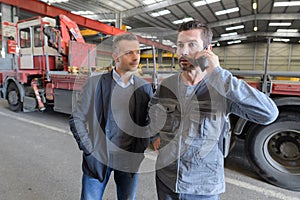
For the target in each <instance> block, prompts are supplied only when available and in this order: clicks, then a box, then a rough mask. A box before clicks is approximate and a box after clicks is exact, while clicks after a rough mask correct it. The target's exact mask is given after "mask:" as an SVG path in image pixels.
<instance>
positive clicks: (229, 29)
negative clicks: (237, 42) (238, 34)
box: [225, 25, 245, 31]
mask: <svg viewBox="0 0 300 200" xmlns="http://www.w3.org/2000/svg"><path fill="white" fill-rule="evenodd" d="M244 27H245V26H244V25H238V26H232V27H226V28H225V29H226V31H232V30H237V29H243V28H244Z"/></svg>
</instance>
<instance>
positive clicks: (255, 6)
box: [252, 2, 257, 10]
mask: <svg viewBox="0 0 300 200" xmlns="http://www.w3.org/2000/svg"><path fill="white" fill-rule="evenodd" d="M252 8H253V10H256V9H257V3H256V2H254V3H253V4H252Z"/></svg>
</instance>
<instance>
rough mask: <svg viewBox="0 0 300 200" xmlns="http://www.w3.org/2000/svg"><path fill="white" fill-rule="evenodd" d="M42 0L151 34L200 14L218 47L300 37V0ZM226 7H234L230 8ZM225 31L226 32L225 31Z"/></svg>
mask: <svg viewBox="0 0 300 200" xmlns="http://www.w3.org/2000/svg"><path fill="white" fill-rule="evenodd" d="M23 1H24V0H23ZM42 1H43V2H45V3H48V4H51V6H55V7H58V8H60V9H64V10H67V11H70V12H73V13H75V14H79V15H82V16H85V17H87V18H90V19H94V20H100V21H102V22H111V23H112V21H115V22H113V23H116V25H118V24H125V25H127V26H130V27H131V28H132V29H130V30H141V29H143V30H147V31H148V32H151V33H152V34H153V35H154V34H158V35H159V34H162V32H165V33H167V34H168V33H171V32H172V31H173V32H175V33H176V30H177V28H178V27H179V25H180V21H179V20H188V19H191V18H192V19H198V20H200V21H203V22H205V23H207V24H208V25H209V26H210V27H211V28H212V30H213V33H214V38H213V40H214V42H215V44H218V45H221V46H222V45H229V44H231V43H235V42H236V43H237V42H241V43H247V42H266V41H267V39H266V38H268V37H271V38H276V39H277V40H279V41H281V42H289V43H298V44H299V40H300V33H299V27H300V1H289V0H193V1H186V0H122V1H120V0H68V1H66V0H58V1H60V2H59V3H58V2H56V3H55V2H51V1H50V0H42ZM280 3H281V4H280ZM253 4H254V5H253ZM289 4H290V5H289ZM255 5H256V8H255ZM293 5H294V6H293ZM224 10H226V11H227V12H228V13H227V14H226V11H225V14H224V13H221V12H222V11H224ZM230 11H232V12H231V13H229V12H230ZM230 29H231V30H230ZM287 29H289V30H287ZM166 30H168V31H166ZM289 31H291V32H289ZM228 33H229V35H227V36H226V35H224V34H228ZM276 39H275V40H276Z"/></svg>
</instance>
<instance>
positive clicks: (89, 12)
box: [71, 10, 95, 15]
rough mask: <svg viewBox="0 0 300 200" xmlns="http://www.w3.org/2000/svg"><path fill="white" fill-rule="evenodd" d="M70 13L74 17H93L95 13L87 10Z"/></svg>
mask: <svg viewBox="0 0 300 200" xmlns="http://www.w3.org/2000/svg"><path fill="white" fill-rule="evenodd" d="M71 13H73V14H76V15H94V14H95V13H94V12H92V11H88V10H80V11H71Z"/></svg>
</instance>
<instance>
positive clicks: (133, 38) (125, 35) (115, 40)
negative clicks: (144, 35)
mask: <svg viewBox="0 0 300 200" xmlns="http://www.w3.org/2000/svg"><path fill="white" fill-rule="evenodd" d="M122 40H129V41H137V42H139V40H138V38H137V36H136V35H134V34H133V33H121V34H119V35H116V36H114V38H113V45H112V51H113V53H118V52H117V51H118V48H119V43H120V41H122Z"/></svg>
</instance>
